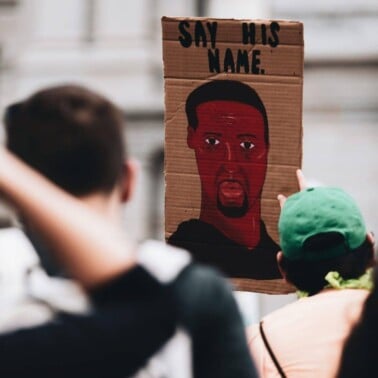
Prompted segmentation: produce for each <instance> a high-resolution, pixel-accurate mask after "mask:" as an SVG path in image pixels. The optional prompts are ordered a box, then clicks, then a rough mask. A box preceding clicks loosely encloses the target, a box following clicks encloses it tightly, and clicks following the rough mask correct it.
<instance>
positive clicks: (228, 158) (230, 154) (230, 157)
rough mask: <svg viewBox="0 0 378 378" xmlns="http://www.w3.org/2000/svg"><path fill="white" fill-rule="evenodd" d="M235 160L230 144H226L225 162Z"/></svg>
mask: <svg viewBox="0 0 378 378" xmlns="http://www.w3.org/2000/svg"><path fill="white" fill-rule="evenodd" d="M234 160H235V152H234V150H233V148H232V146H231V145H230V143H226V161H234Z"/></svg>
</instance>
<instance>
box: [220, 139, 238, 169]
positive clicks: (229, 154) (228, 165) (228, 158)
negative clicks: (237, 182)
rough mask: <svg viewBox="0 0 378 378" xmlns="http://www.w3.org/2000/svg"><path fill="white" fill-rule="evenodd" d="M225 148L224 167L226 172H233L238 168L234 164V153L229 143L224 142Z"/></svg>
mask: <svg viewBox="0 0 378 378" xmlns="http://www.w3.org/2000/svg"><path fill="white" fill-rule="evenodd" d="M225 145H226V150H225V158H224V164H223V166H224V169H225V170H226V171H227V172H228V173H231V174H232V173H235V172H236V171H237V170H238V166H237V164H236V153H235V150H234V149H233V147H232V145H231V144H230V143H226V144H225Z"/></svg>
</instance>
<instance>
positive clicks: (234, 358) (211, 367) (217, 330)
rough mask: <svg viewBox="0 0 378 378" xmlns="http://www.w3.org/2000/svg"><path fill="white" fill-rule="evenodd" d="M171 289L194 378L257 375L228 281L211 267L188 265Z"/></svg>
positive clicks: (228, 377)
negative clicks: (187, 340) (189, 346)
mask: <svg viewBox="0 0 378 378" xmlns="http://www.w3.org/2000/svg"><path fill="white" fill-rule="evenodd" d="M172 288H173V293H174V297H175V298H176V299H177V301H178V302H177V308H178V317H179V319H180V322H181V323H182V325H183V327H184V328H185V329H186V330H187V331H188V332H189V335H190V337H191V341H192V353H193V375H194V377H195V378H210V377H216V378H253V377H257V376H258V375H257V373H256V370H255V367H254V364H253V362H252V359H251V354H250V352H249V349H248V346H247V342H246V337H245V329H244V326H243V321H242V319H241V315H240V313H239V310H238V306H237V304H236V301H235V298H234V296H233V294H232V290H231V288H230V286H229V284H228V283H227V282H226V281H225V280H224V279H222V278H221V277H220V276H219V274H217V273H216V272H215V271H214V270H213V269H210V268H208V267H203V266H200V265H198V264H190V265H189V266H188V267H187V268H185V269H184V271H183V272H182V273H181V274H180V275H179V276H178V278H177V279H176V280H175V281H174V282H173V284H172ZM177 376H180V374H179V372H178V374H177Z"/></svg>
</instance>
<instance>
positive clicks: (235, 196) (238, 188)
mask: <svg viewBox="0 0 378 378" xmlns="http://www.w3.org/2000/svg"><path fill="white" fill-rule="evenodd" d="M244 194H245V193H244V189H243V187H242V185H241V184H240V183H239V182H238V181H233V180H226V181H223V182H221V183H220V185H219V196H220V200H221V202H222V203H224V204H227V203H229V204H231V203H235V204H239V203H240V202H242V201H243V200H244Z"/></svg>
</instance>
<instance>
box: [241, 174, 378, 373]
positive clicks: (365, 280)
mask: <svg viewBox="0 0 378 378" xmlns="http://www.w3.org/2000/svg"><path fill="white" fill-rule="evenodd" d="M297 176H298V182H299V187H300V189H301V190H300V191H299V192H298V193H295V194H293V195H291V196H289V197H288V198H286V197H285V196H283V195H279V196H278V200H279V202H280V205H281V215H280V218H279V223H278V229H279V235H280V245H281V251H279V252H278V253H277V262H278V267H279V269H280V271H281V273H282V276H283V277H284V279H285V280H286V281H287V282H288V283H290V284H292V285H293V286H294V287H295V288H296V289H297V290H298V293H299V295H300V297H301V298H300V299H299V300H298V301H296V302H294V303H291V304H289V305H287V306H285V307H283V308H281V309H278V310H277V311H275V312H272V313H271V314H269V315H267V316H266V317H264V318H263V319H262V320H261V322H260V324H259V325H253V326H251V327H249V328H248V329H247V334H248V343H249V347H250V351H251V353H252V356H253V358H254V360H255V362H256V365H257V368H258V370H259V371H260V374H261V375H262V376H264V377H271V376H272V377H273V376H274V377H276V376H277V373H278V374H279V376H281V377H286V376H289V377H301V378H303V377H334V376H335V374H336V372H337V368H338V363H339V360H340V355H341V350H342V346H343V344H344V342H345V339H346V338H347V336H348V334H349V332H350V330H351V328H352V327H353V325H354V324H355V323H356V321H357V319H358V318H359V316H360V313H361V309H362V306H363V303H364V301H365V299H366V297H367V296H368V294H369V289H370V288H371V287H372V283H371V279H370V274H369V271H368V268H370V267H371V266H373V265H374V263H375V261H374V240H373V235H372V234H371V233H368V232H367V230H366V226H365V222H364V219H363V217H362V214H361V212H360V210H359V208H358V206H357V204H356V202H355V201H354V200H353V198H352V197H351V196H350V195H348V194H347V193H346V192H345V191H343V190H342V189H339V188H330V187H317V188H306V183H305V179H304V176H303V174H302V172H301V171H300V170H298V171H297Z"/></svg>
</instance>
